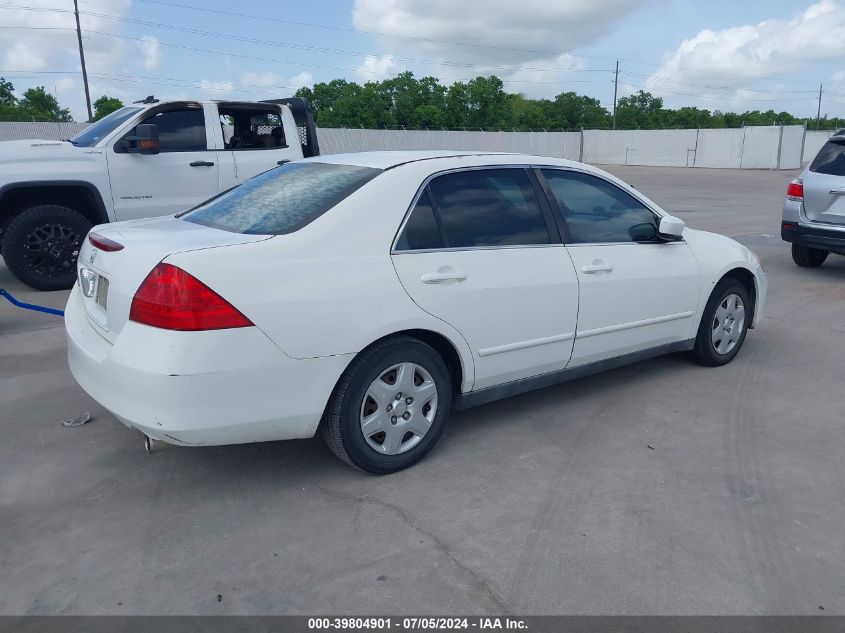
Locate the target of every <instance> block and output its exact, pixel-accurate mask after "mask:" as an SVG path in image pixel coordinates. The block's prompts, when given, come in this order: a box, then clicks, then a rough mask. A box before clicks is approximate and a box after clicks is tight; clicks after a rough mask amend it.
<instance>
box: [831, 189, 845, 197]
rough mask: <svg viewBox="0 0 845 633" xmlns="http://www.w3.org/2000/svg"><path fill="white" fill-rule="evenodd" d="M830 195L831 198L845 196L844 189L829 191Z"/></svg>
mask: <svg viewBox="0 0 845 633" xmlns="http://www.w3.org/2000/svg"><path fill="white" fill-rule="evenodd" d="M830 195H832V196H845V189H831V190H830Z"/></svg>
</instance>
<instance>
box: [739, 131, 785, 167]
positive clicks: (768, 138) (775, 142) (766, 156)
mask: <svg viewBox="0 0 845 633" xmlns="http://www.w3.org/2000/svg"><path fill="white" fill-rule="evenodd" d="M743 129H744V130H745V139H744V141H743V144H742V161H741V162H740V164H739V166H740V167H741V168H742V169H777V166H778V146H779V144H780V127H777V126H774V125H773V126H771V127H746V128H743Z"/></svg>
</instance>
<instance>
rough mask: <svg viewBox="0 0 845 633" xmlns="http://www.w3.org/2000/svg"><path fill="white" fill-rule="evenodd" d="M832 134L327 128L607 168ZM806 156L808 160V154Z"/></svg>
mask: <svg viewBox="0 0 845 633" xmlns="http://www.w3.org/2000/svg"><path fill="white" fill-rule="evenodd" d="M87 125H88V124H87V123H73V122H70V123H50V122H48V123H37V122H35V123H34V122H19V123H18V122H0V141H8V140H17V139H46V140H58V139H63V138H70V137H72V136H74V135H75V134H78V133H79V132H80V131H81V130H83V129H85V128H86V127H87ZM830 135H831V132H829V131H820V132H816V131H807V132H806V134H805V132H804V130H803V127H802V126H784V127H783V128H780V127H777V126H766V127H746V128H742V129H702V130H617V131H611V130H585V131H584V132H583V133H582V132H471V131H442V130H364V129H344V128H320V129H319V130H318V136H319V140H320V149H321V151H322V152H323V153H324V154H336V153H343V152H363V151H370V150H412V149H423V150H424V149H453V150H476V151H491V152H520V153H525V154H534V155H538V156H554V157H557V158H567V159H569V160H583V161H584V162H587V163H596V164H599V165H602V164H603V165H655V166H668V167H726V168H733V169H737V168H740V167H742V168H746V169H797V168H798V167H800V164H801V162H802V161H803V162H804V163H806V162H809V161H810V160H812V159H813V158H814V157H815V155H816V154H817V153H818V151H819V149H820V148H821V146H822V145H823V144H824V143H825V141H827V139H828V138H829V137H830ZM802 149H803V153H802Z"/></svg>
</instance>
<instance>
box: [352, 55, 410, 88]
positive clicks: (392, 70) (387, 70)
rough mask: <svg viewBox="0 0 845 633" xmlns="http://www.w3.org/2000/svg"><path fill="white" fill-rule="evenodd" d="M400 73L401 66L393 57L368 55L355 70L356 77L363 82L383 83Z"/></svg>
mask: <svg viewBox="0 0 845 633" xmlns="http://www.w3.org/2000/svg"><path fill="white" fill-rule="evenodd" d="M398 72H400V66H399V64H398V63H397V62H396V60H395V59H394V58H393V55H383V56H381V57H376V56H375V55H367V56H366V57H364V61H363V62H361V65H360V66H358V68H357V69H356V70H355V76H356V77H357V78H358V79H359V80H360V81H362V82H367V81H381V80H382V79H387V78H388V77H392V76H393V75H396V74H397V73H398Z"/></svg>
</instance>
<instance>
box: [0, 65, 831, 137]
mask: <svg viewBox="0 0 845 633" xmlns="http://www.w3.org/2000/svg"><path fill="white" fill-rule="evenodd" d="M2 85H3V86H4V87H5V91H6V94H7V100H8V98H9V96H10V97H11V99H12V100H14V94H12V88H11V84H8V82H6V84H2ZM0 94H3V92H2V89H0ZM296 94H297V96H301V97H305V98H307V99H309V100H310V101H311V103H312V105H313V107H314V110H315V113H316V119H317V124H318V125H320V126H322V127H342V126H351V127H365V128H380V127H398V126H403V127H406V128H409V129H414V128H426V127H428V128H431V127H434V128H438V127H444V128H451V129H461V128H466V129H478V128H483V129H488V130H492V129H505V130H510V129H516V130H529V129H533V130H542V129H566V130H579V129H607V128H609V127H610V125H611V115H610V112H608V110H607V108H605V107H604V106H602V104H601V103H600V102H599V100H598V99H594V98H592V97H588V96H586V95H579V94H577V93H575V92H572V91H569V92H562V93H560V94H559V95H557V96H556V97H555V98H554V99H552V100H550V99H531V98H529V97H526V96H525V95H522V94H515V93H507V92H505V91H504V87H503V83H502V80H501V79H499V78H498V77H496V76H490V77H476V78H475V79H471V80H469V81H466V82H462V81H458V82H455V83H453V84H452V85H451V86H449V87H448V88H447V87H445V86H443V85H442V84H441V83H440V82H439V81H438V80H437V78H435V77H422V78H420V79H418V78H416V77H415V76H414V75H413V73H411V72H403V73H400V74H399V75H397V76H396V77H392V78H389V79H385V80H383V81H374V82H368V83H365V84H364V85H363V86H362V85H360V84H357V83H355V82H351V81H346V80H345V79H335V80H333V81H329V82H320V83H317V84H315V85H314V86H313V87H310V88H301V89H299V90H298V91H297V93H296ZM2 102H3V101H2V98H0V104H2ZM11 103H13V101H12V102H11ZM0 107H2V106H0ZM803 122H804V120H803V119H799V118H797V117H795V116H793V115H792V114H790V113H789V112H775V111H773V110H768V111H766V112H760V111H757V110H754V111H749V112H742V113H735V112H721V111H719V110H715V111H713V112H710V111H709V110H705V109H702V108H695V107H690V106H685V107H681V108H677V109H671V108H665V107H664V106H663V99H661V98H660V97H655V96H654V95H652V94H651V93H649V92H646V91H643V90H640V91H639V92H637V93H635V94H632V95H629V96H626V97H622V98H621V99H619V102H618V104H617V127H618V128H620V129H637V128H639V129H656V128H661V127H664V128H666V127H668V128H699V127H700V128H708V127H741V126H743V125H772V124H773V123H774V124H777V125H795V124H799V125H800V124H801V123H803ZM814 123H815V122H814V121H811V122H810V127H811V128H812V127H814ZM819 127H820V128H821V129H838V128H841V127H845V121H843V119H842V117H838V118H837V117H828V116H827V115H825V116H824V117H823V118H822V119H821V121H820V125H819Z"/></svg>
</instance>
